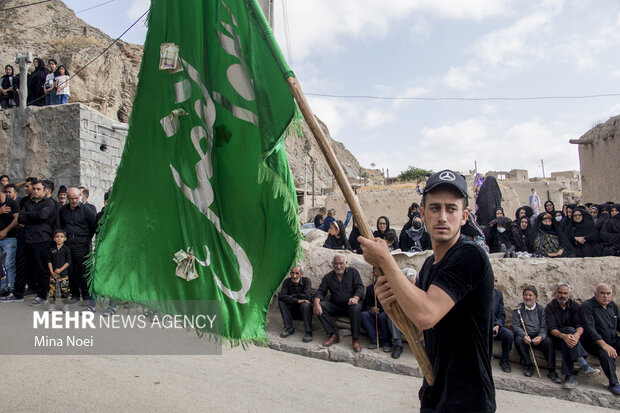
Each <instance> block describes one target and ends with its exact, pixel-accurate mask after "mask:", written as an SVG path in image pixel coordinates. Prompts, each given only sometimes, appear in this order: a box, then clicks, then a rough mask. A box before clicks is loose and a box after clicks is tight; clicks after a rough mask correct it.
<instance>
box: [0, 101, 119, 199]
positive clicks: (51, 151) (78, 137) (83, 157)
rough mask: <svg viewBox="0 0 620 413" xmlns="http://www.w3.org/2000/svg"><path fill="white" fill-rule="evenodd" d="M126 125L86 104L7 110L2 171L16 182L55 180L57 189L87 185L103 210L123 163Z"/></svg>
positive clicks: (1, 127)
mask: <svg viewBox="0 0 620 413" xmlns="http://www.w3.org/2000/svg"><path fill="white" fill-rule="evenodd" d="M119 126H120V128H119ZM125 126H126V125H124V124H119V123H118V122H115V121H113V120H112V119H109V118H107V117H105V116H103V115H102V114H101V113H99V112H97V111H95V110H93V109H91V108H89V107H87V106H85V105H83V104H81V103H71V104H66V105H57V106H46V107H27V108H21V109H11V110H5V111H2V112H0V172H1V173H6V174H7V175H9V176H10V177H11V179H12V181H13V182H17V181H18V180H22V179H24V178H25V177H27V176H36V177H38V178H40V179H50V180H53V181H54V184H55V186H56V190H55V191H54V192H55V193H56V191H57V188H58V187H59V186H60V185H65V186H67V187H71V186H76V187H77V186H85V187H87V188H88V189H89V191H90V199H89V202H91V203H92V204H94V205H95V206H96V207H97V209H101V207H103V195H104V193H105V192H106V191H107V190H108V189H109V188H110V187H111V186H112V183H113V181H114V176H115V173H116V167H117V166H118V164H119V163H120V159H121V154H122V149H123V146H124V144H125V137H126V131H125V130H123V128H124V127H125ZM54 196H55V194H54Z"/></svg>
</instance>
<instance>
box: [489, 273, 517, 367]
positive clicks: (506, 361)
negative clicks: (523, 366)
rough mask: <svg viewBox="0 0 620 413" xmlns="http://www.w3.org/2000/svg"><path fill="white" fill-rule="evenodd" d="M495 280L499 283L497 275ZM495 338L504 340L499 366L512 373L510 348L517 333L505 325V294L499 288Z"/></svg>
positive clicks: (494, 324)
mask: <svg viewBox="0 0 620 413" xmlns="http://www.w3.org/2000/svg"><path fill="white" fill-rule="evenodd" d="M494 280H495V281H494V282H495V284H497V275H496V276H495V277H494ZM493 316H494V320H495V321H493V338H494V339H495V340H500V341H501V342H502V357H501V358H500V361H499V367H500V368H501V369H502V371H503V372H505V373H510V372H511V371H512V368H511V367H510V349H511V348H512V343H513V342H514V340H515V335H514V334H513V332H512V331H510V330H508V329H507V328H506V327H504V322H505V321H506V310H505V309H504V295H503V294H502V292H501V291H500V290H498V289H497V288H494V289H493Z"/></svg>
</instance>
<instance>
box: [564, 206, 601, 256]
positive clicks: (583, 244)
mask: <svg viewBox="0 0 620 413" xmlns="http://www.w3.org/2000/svg"><path fill="white" fill-rule="evenodd" d="M569 232H570V240H571V242H572V243H573V248H575V255H577V256H578V257H598V256H599V255H601V246H600V244H599V235H598V231H597V230H596V225H595V224H594V220H593V219H592V216H591V215H590V214H589V213H588V212H586V210H585V209H582V208H577V209H575V210H574V211H573V217H572V219H571V222H570V226H569Z"/></svg>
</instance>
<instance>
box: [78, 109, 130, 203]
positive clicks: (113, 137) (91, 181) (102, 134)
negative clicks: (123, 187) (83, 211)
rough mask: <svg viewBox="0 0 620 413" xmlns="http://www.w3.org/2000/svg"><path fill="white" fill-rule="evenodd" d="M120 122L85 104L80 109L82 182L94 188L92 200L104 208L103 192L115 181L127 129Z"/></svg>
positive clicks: (91, 190) (91, 191) (91, 194)
mask: <svg viewBox="0 0 620 413" xmlns="http://www.w3.org/2000/svg"><path fill="white" fill-rule="evenodd" d="M118 125H120V124H119V123H118V122H114V121H112V119H109V118H107V117H105V116H103V115H102V114H100V113H99V112H97V111H95V110H92V109H90V108H88V107H86V106H83V105H82V108H81V110H80V137H79V141H80V183H81V184H82V185H83V186H85V187H87V188H88V189H89V191H90V199H89V202H91V203H92V204H94V205H95V206H97V209H101V207H103V195H104V194H105V192H106V191H107V190H108V189H109V188H110V187H111V186H112V184H113V183H114V176H115V173H116V167H117V166H118V164H119V163H120V161H121V154H122V150H123V146H124V145H125V138H126V131H125V130H122V129H118V127H117V126H118Z"/></svg>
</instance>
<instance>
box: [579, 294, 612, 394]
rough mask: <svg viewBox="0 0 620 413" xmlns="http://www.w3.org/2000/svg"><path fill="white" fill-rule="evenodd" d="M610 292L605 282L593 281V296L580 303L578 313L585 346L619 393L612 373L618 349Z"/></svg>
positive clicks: (610, 389)
mask: <svg viewBox="0 0 620 413" xmlns="http://www.w3.org/2000/svg"><path fill="white" fill-rule="evenodd" d="M611 294H612V292H611V288H610V287H609V285H607V284H599V285H597V286H596V289H595V290H594V297H592V298H590V299H589V300H586V301H584V303H583V304H582V305H581V309H580V315H581V320H582V322H583V329H584V331H585V334H586V338H587V340H586V341H584V344H585V346H586V349H588V351H589V352H591V353H592V354H596V355H597V356H598V359H599V360H600V362H601V367H602V368H603V372H604V373H605V375H606V376H607V378H608V379H609V391H611V392H612V393H613V394H616V395H620V384H619V383H618V376H617V375H616V358H617V357H618V353H620V336H619V335H618V332H620V323H618V319H619V318H620V309H618V305H617V304H616V303H615V302H613V301H612V300H611Z"/></svg>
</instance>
